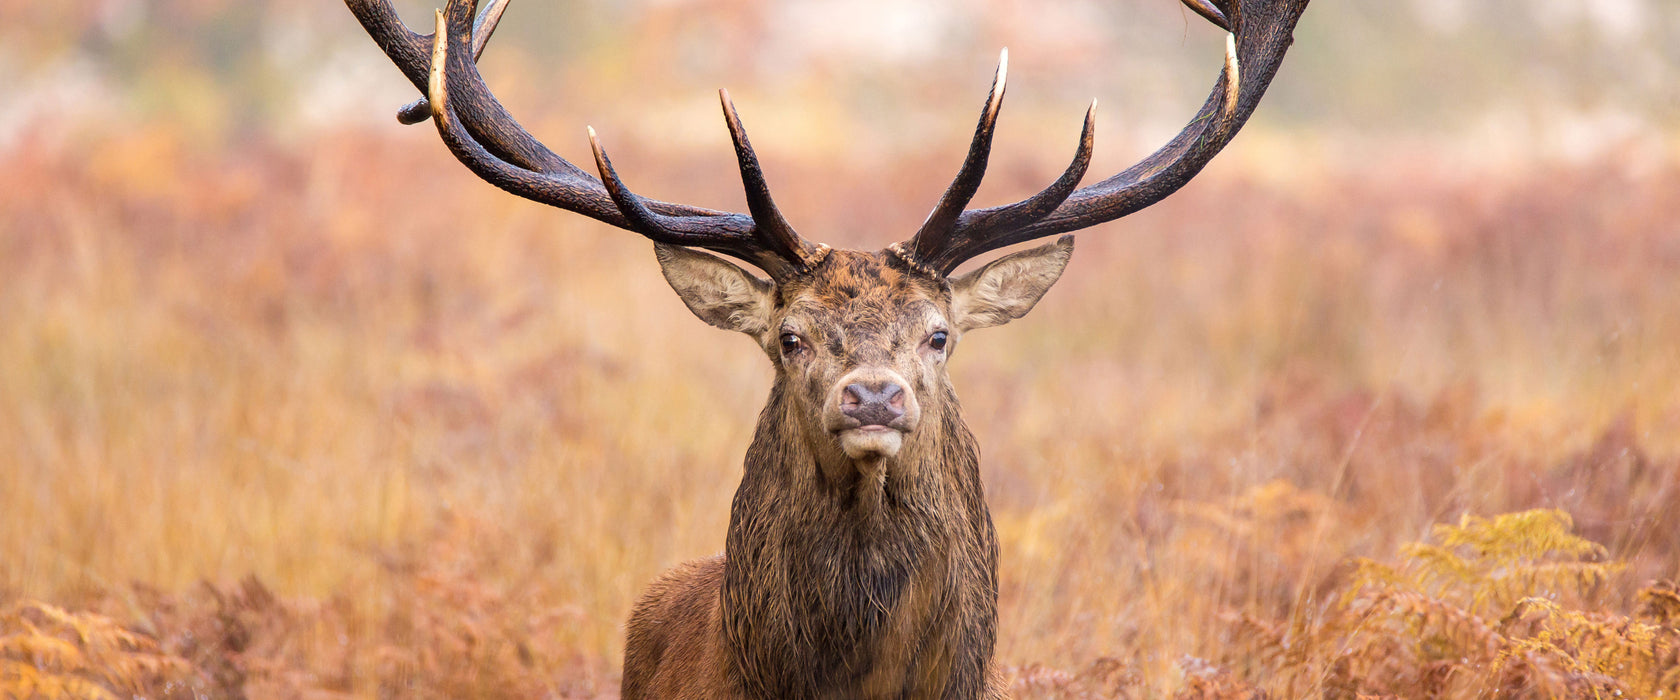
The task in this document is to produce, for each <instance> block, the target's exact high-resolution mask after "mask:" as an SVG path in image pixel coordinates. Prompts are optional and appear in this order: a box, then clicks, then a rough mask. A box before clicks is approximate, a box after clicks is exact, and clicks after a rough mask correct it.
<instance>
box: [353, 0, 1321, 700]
mask: <svg viewBox="0 0 1680 700" xmlns="http://www.w3.org/2000/svg"><path fill="white" fill-rule="evenodd" d="M507 1H508V0H492V2H490V4H489V6H488V7H486V8H485V10H484V11H483V12H482V13H480V12H477V10H478V7H477V5H478V3H477V2H475V0H450V2H449V6H448V9H447V10H440V11H439V12H438V13H437V16H436V27H437V29H436V31H435V33H434V34H433V35H432V36H423V35H420V34H416V33H414V32H413V31H410V30H409V29H408V28H407V27H406V26H404V25H403V23H402V20H401V19H399V18H398V17H397V15H396V12H395V10H394V9H393V8H392V7H391V5H390V3H389V0H346V3H347V4H348V5H349V7H350V9H351V11H352V12H354V13H355V14H356V17H357V18H358V19H359V20H360V21H361V23H362V26H363V27H364V28H365V29H366V30H367V31H368V33H369V35H370V36H372V37H373V38H374V40H375V41H376V42H378V43H379V45H380V46H381V48H383V49H384V50H385V53H386V54H387V55H388V56H390V58H391V59H392V60H393V61H394V62H395V63H396V64H397V66H398V67H399V68H401V69H402V70H403V72H404V74H405V75H406V76H407V77H408V78H409V80H410V81H411V82H413V83H414V85H415V86H416V87H418V88H419V89H420V90H421V92H423V93H424V94H425V98H424V99H422V100H420V101H418V102H416V103H413V104H411V105H409V106H407V107H405V108H403V110H402V111H401V112H400V113H399V119H400V120H401V121H403V122H404V123H417V122H419V121H422V120H423V119H425V118H426V117H428V116H429V117H430V119H431V121H432V123H433V124H434V125H435V126H436V127H437V131H438V134H439V136H440V137H441V138H442V140H443V142H444V143H445V145H447V146H448V147H449V149H450V151H451V152H452V153H453V154H454V155H455V157H456V158H457V159H458V160H459V161H460V162H461V163H462V164H464V165H466V166H467V167H468V168H469V169H471V170H472V171H473V172H474V173H475V174H477V175H479V176H480V177H482V178H483V179H485V180H486V181H489V182H491V183H493V184H495V185H496V186H498V187H501V188H503V189H505V190H507V191H509V192H512V193H514V194H517V195H519V196H521V197H526V198H528V199H532V200H535V201H539V202H544V203H547V204H551V205H554V206H556V207H560V208H563V209H567V210H570V211H574V212H577V213H580V214H583V215H586V216H589V217H592V218H595V219H597V220H599V221H601V222H604V223H606V224H609V225H612V226H617V227H619V228H624V229H628V230H631V231H634V232H636V233H639V234H641V235H643V236H645V237H647V238H649V239H651V240H652V241H654V243H655V252H656V254H657V256H658V259H659V264H660V267H661V270H662V271H663V272H664V274H665V279H666V281H667V282H669V283H670V284H671V287H672V289H673V290H675V291H676V293H677V295H678V297H679V298H681V299H682V301H683V302H684V303H685V304H686V305H687V306H688V308H689V310H690V311H693V312H694V314H695V315H696V316H698V317H699V318H700V319H701V320H703V321H705V322H707V323H710V324H711V325H713V326H717V327H719V328H723V329H726V330H733V331H738V332H741V333H745V334H747V335H748V336H750V337H752V338H753V339H754V341H755V342H757V344H758V345H759V347H760V348H761V349H762V350H763V351H764V352H765V354H766V355H767V356H768V358H769V359H770V361H771V364H772V366H773V367H774V368H775V372H776V378H775V383H774V385H773V388H772V389H771V392H770V397H769V400H768V402H767V403H766V405H765V407H764V410H763V412H762V413H761V414H760V416H759V421H758V429H757V432H756V433H755V434H754V437H753V441H752V444H751V445H750V446H749V447H748V449H747V455H746V464H745V470H744V473H743V476H742V479H741V485H740V488H739V489H738V490H737V491H736V494H735V500H734V503H733V505H732V507H731V513H730V523H729V532H728V537H727V540H726V545H725V552H724V554H723V555H722V556H718V557H713V558H710V559H703V560H698V561H692V562H688V563H685V564H682V565H680V566H678V567H676V568H674V569H672V570H671V571H669V572H667V573H666V574H664V575H663V576H661V577H660V578H659V579H658V580H656V581H655V582H654V583H653V584H652V585H651V586H649V588H648V591H647V593H646V594H645V595H644V596H643V597H642V599H641V601H640V602H639V603H638V604H637V605H636V607H635V610H634V611H633V612H632V613H631V616H630V622H629V624H628V628H627V638H626V644H625V658H624V682H623V697H624V698H626V700H637V699H640V698H742V699H745V698H752V699H755V700H756V699H765V700H771V699H777V700H779V699H783V698H786V699H791V700H803V699H806V698H810V699H813V700H815V699H826V698H837V699H838V698H948V699H953V700H955V699H961V700H967V699H971V698H996V697H1002V695H1003V688H1002V684H1001V682H1000V680H999V676H998V674H997V673H996V671H995V669H994V668H993V665H992V652H993V647H994V645H995V643H996V639H997V631H996V620H997V595H998V593H997V589H998V585H997V581H998V578H997V567H998V545H997V539H996V535H995V533H994V532H993V528H992V521H991V516H990V514H989V513H988V511H987V509H986V501H985V493H984V490H983V488H982V486H981V483H980V468H979V465H980V456H979V451H978V449H977V448H976V444H975V440H974V437H973V435H971V434H970V433H969V431H968V427H967V426H966V425H964V423H963V420H962V413H961V408H960V406H959V405H958V403H957V398H956V392H955V391H954V390H953V389H952V387H951V384H950V380H949V377H948V376H947V374H946V362H947V360H948V359H949V358H950V357H951V354H952V353H953V352H954V351H955V349H956V347H957V346H958V345H960V344H961V342H962V338H963V336H964V335H965V334H967V333H969V332H971V331H973V330H977V329H980V328H986V327H990V326H997V325H1001V324H1004V323H1007V322H1009V321H1011V320H1014V319H1017V318H1020V317H1021V316H1023V315H1025V314H1026V313H1027V312H1028V311H1029V310H1031V309H1032V307H1033V306H1034V305H1035V304H1037V302H1038V300H1039V299H1040V298H1041V297H1042V296H1043V295H1044V293H1045V292H1046V291H1048V290H1049V288H1050V286H1051V285H1052V284H1054V283H1055V281H1056V280H1057V279H1058V278H1059V277H1060V275H1061V273H1062V270H1063V269H1064V267H1065V266H1066V265H1067V262H1068V259H1069V257H1070V256H1071V255H1072V252H1073V241H1072V237H1071V236H1063V237H1062V238H1061V239H1060V240H1058V241H1056V242H1055V243H1051V244H1049V245H1044V246H1040V247H1038V248H1033V249H1029V250H1024V251H1020V252H1016V253H1013V254H1010V255H1006V256H1003V257H1001V258H998V259H996V260H994V261H992V262H990V263H988V264H986V265H984V266H983V267H981V268H979V269H977V270H974V271H972V272H968V273H965V274H962V275H955V274H953V271H954V270H955V269H956V268H957V267H958V266H959V265H961V264H962V263H963V262H965V261H967V260H970V259H972V258H974V257H975V256H978V255H981V254H983V253H986V252H988V251H992V250H996V249H998V248H1002V247H1004V246H1008V245H1011V244H1014V243H1021V242H1025V241H1030V240H1034V239H1039V238H1043V237H1046V236H1051V235H1055V234H1058V233H1065V232H1069V231H1073V230H1077V229H1081V228H1086V227H1089V226H1093V225H1095V224H1099V223H1102V222H1105V221H1110V220H1113V219H1116V218H1119V217H1122V216H1125V215H1126V214H1129V213H1132V212H1134V211H1137V210H1139V209H1142V208H1144V207H1147V206H1149V205H1150V204H1153V203H1154V202H1156V201H1159V200H1160V199H1162V198H1163V197H1166V196H1167V195H1169V194H1171V193H1172V192H1174V191H1176V190H1177V189H1178V188H1179V187H1182V186H1183V185H1184V184H1185V183H1187V182H1188V181H1189V180H1190V178H1192V177H1193V176H1195V174H1196V173H1197V172H1199V171H1200V170H1201V168H1202V167H1203V166H1205V165H1206V164H1207V163H1208V161H1209V160H1211V159H1212V158H1213V156H1214V155H1215V154H1216V153H1218V152H1219V150H1220V149H1221V148H1223V147H1224V145H1225V144H1226V143H1228V142H1229V141H1230V139H1231V138H1232V137H1233V136H1234V135H1235V134H1236V132H1237V130H1238V129H1240V128H1241V126H1242V124H1243V123H1244V122H1245V121H1246V120H1247V119H1248V116H1249V114H1250V113H1252V112H1253V110H1254V108H1255V107H1256V106H1257V105H1258V102H1259V100H1260V97H1261V95H1263V94H1264V93H1265V90H1266V87H1267V86H1268V85H1269V84H1270V82H1271V80H1272V77H1273V75H1274V74H1275V73H1276V71H1277V67H1278V65H1279V62H1280V61H1281V60H1282V57H1283V54H1284V51H1285V50H1286V49H1287V48H1288V46H1289V44H1290V43H1291V41H1292V37H1291V32H1292V31H1293V29H1294V27H1295V24H1296V22H1297V21H1298V20H1299V19H1300V16H1301V14H1302V13H1303V12H1304V11H1305V9H1306V5H1307V1H1308V0H1181V1H1182V2H1184V4H1185V5H1187V6H1188V7H1189V8H1190V9H1192V10H1193V11H1195V12H1196V13H1197V14H1199V15H1201V16H1203V17H1205V18H1207V19H1208V20H1210V21H1211V22H1213V23H1214V24H1216V25H1218V26H1219V27H1221V28H1223V29H1225V30H1226V31H1227V32H1229V34H1227V42H1226V55H1225V65H1224V69H1223V70H1222V71H1221V73H1220V76H1219V80H1218V82H1216V83H1215V85H1214V87H1213V90H1212V91H1211V92H1210V93H1209V95H1208V98H1207V100H1206V101H1205V102H1204V103H1203V105H1202V107H1201V109H1200V110H1199V111H1198V112H1197V114H1196V116H1195V118H1193V119H1192V120H1191V121H1190V123H1189V125H1188V126H1186V127H1185V128H1184V130H1183V131H1182V132H1180V133H1179V135H1178V136H1177V137H1175V138H1174V139H1173V140H1172V141H1171V142H1169V143H1168V144H1167V145H1165V146H1163V147H1161V148H1160V149H1159V150H1157V151H1156V152H1155V153H1153V154H1151V155H1150V156H1148V157H1147V158H1145V159H1144V160H1143V161H1141V162H1139V163H1138V164H1136V165H1134V166H1132V167H1131V168H1128V169H1126V170H1125V171H1123V172H1121V173H1119V174H1116V175H1114V176H1113V177H1110V178H1108V179H1106V180H1103V181H1101V182H1098V183H1096V184H1093V185H1089V186H1086V187H1079V183H1080V181H1081V179H1082V178H1083V177H1084V174H1085V170H1086V167H1087V166H1088V165H1089V164H1090V159H1091V152H1092V144H1093V129H1094V124H1095V122H1094V118H1093V111H1094V109H1095V104H1094V103H1093V105H1092V110H1093V111H1087V112H1086V116H1085V124H1084V130H1083V132H1082V133H1081V136H1080V143H1079V148H1078V150H1077V151H1076V152H1075V155H1074V158H1073V161H1072V163H1070V164H1069V166H1068V167H1067V169H1066V171H1065V172H1064V173H1063V174H1062V176H1061V177H1059V178H1058V179H1057V180H1056V181H1055V182H1054V183H1052V184H1051V185H1050V186H1048V187H1046V188H1045V189H1044V190H1043V191H1041V192H1039V193H1038V194H1036V195H1033V196H1032V197H1029V198H1027V199H1025V200H1022V201H1020V202H1016V203H1014V204H1010V205H1006V206H1000V207H992V208H988V209H974V210H970V209H966V207H967V205H968V203H969V201H970V200H971V199H972V198H973V197H974V195H975V193H976V191H977V190H978V189H979V186H980V180H981V178H982V176H983V175H984V173H985V169H986V163H987V159H988V156H989V152H990V148H991V141H992V134H993V130H994V126H995V123H996V119H997V116H998V110H999V107H1000V105H1001V103H1002V99H1003V93H1004V78H1005V68H1006V66H1007V57H1008V54H1007V53H1005V54H1004V60H1003V61H1000V65H999V67H998V72H997V76H996V78H995V79H994V80H993V83H992V91H991V94H990V95H989V96H988V98H987V101H986V106H985V109H984V110H983V111H982V112H981V117H980V122H979V124H978V126H977V127H976V129H975V133H974V137H973V140H972V143H971V145H970V148H969V152H968V156H967V158H966V159H965V161H964V162H963V165H962V168H961V169H960V170H959V172H958V174H957V177H956V179H955V180H954V181H953V182H952V184H951V186H950V187H949V188H948V189H947V190H946V192H945V194H944V195H943V196H942V197H941V198H940V201H939V203H938V204H937V205H936V206H935V208H934V210H933V213H931V214H930V215H929V216H928V218H927V220H926V221H925V222H923V224H922V226H921V228H920V229H918V230H917V232H916V233H915V235H914V236H912V237H911V238H910V239H908V240H906V241H903V242H901V243H894V244H892V245H891V246H888V247H887V248H886V249H885V250H880V251H874V252H862V251H842V250H831V249H830V248H829V247H828V246H825V245H822V244H820V243H813V242H811V241H807V240H805V239H804V238H802V237H801V236H799V234H797V233H796V232H794V230H793V228H792V227H791V226H790V225H789V224H788V222H787V221H786V220H785V219H784V218H783V217H782V215H781V214H780V212H779V211H777V209H776V206H775V203H774V202H773V201H772V200H771V197H770V193H769V189H768V186H767V185H766V184H765V180H764V173H763V171H762V170H761V169H760V167H759V164H758V160H757V157H756V156H755V155H754V154H753V151H752V146H751V144H750V143H749V142H748V141H747V137H746V132H745V130H744V129H743V128H742V126H741V122H740V118H739V116H737V114H736V113H735V109H734V106H733V105H732V104H731V103H730V101H729V97H728V94H727V93H722V94H721V97H722V103H723V111H724V117H725V120H726V122H727V124H728V127H729V132H730V136H731V138H732V140H733V142H734V145H735V152H736V156H737V159H738V160H739V165H740V170H741V177H742V182H743V184H744V185H745V187H746V195H747V205H748V209H749V212H750V213H747V214H741V213H730V212H720V211H714V210H710V209H703V208H698V207H691V206H686V205H681V204H672V203H667V202H660V201H656V200H651V199H646V198H643V197H640V196H638V195H636V194H634V193H632V192H631V191H630V190H629V188H627V187H626V186H625V185H624V183H623V182H622V181H621V180H620V179H619V176H618V173H617V172H616V171H615V170H614V169H613V166H612V162H611V161H610V160H609V159H608V158H607V156H606V153H605V151H604V150H603V149H602V148H601V145H600V143H599V141H598V140H597V139H596V137H595V134H594V131H593V130H591V131H590V143H591V146H592V147H593V150H594V156H595V166H596V170H597V172H599V173H600V178H599V179H596V178H594V177H591V176H590V175H589V174H587V173H586V172H584V171H583V170H582V169H581V168H578V167H577V166H575V165H572V164H571V163H569V162H567V161H566V160H564V159H562V158H560V157H559V156H558V155H556V154H555V153H554V152H553V151H551V150H549V149H548V148H547V147H546V146H543V145H542V144H541V143H540V142H538V141H537V140H536V139H535V138H534V137H532V136H531V135H530V134H529V133H528V132H526V131H525V130H524V128H523V127H521V126H520V125H519V124H518V123H517V122H516V121H514V119H513V118H512V116H511V115H509V114H508V113H507V111H506V109H504V108H503V107H502V105H501V104H500V103H499V102H498V101H497V100H496V99H495V97H494V95H492V94H491V93H490V91H489V89H488V87H486V86H485V84H484V80H483V77H482V76H481V75H479V73H478V70H477V68H476V66H475V65H474V62H475V60H476V58H477V56H478V54H479V52H480V51H482V50H483V48H484V46H485V43H486V42H487V41H488V39H489V37H490V35H491V33H492V32H493V31H494V29H495V26H496V22H497V21H498V20H499V18H500V17H501V16H502V12H503V10H504V9H505V8H506V5H507ZM475 14H476V15H477V21H476V22H475V20H474V16H475ZM695 249H705V250H710V251H713V252H717V253H722V254H725V255H728V256H731V257H734V258H736V259H739V260H742V261H745V262H747V263H749V264H751V265H753V266H755V267H757V268H758V269H759V270H762V271H763V272H764V273H766V274H767V275H768V276H769V279H762V278H760V277H758V276H756V275H754V274H752V273H749V272H747V271H745V270H743V269H741V268H740V267H738V266H736V265H734V264H732V263H730V262H727V261H725V260H723V259H721V258H718V257H715V256H713V255H710V254H707V253H702V252H698V251H697V250H695Z"/></svg>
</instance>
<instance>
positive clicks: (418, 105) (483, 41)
mask: <svg viewBox="0 0 1680 700" xmlns="http://www.w3.org/2000/svg"><path fill="white" fill-rule="evenodd" d="M512 1H513V0H491V2H490V4H489V5H487V6H485V8H484V10H482V11H480V12H479V13H478V19H476V20H473V33H472V38H473V42H472V56H473V62H474V63H477V62H478V59H479V57H480V56H483V55H484V47H486V46H489V45H490V37H491V36H492V35H494V34H495V33H496V25H498V24H501V22H502V13H503V12H506V11H507V6H508V3H510V2H512ZM431 118H432V106H431V105H429V104H427V103H426V98H424V97H422V98H420V99H418V100H415V101H413V102H410V103H408V104H406V105H403V106H402V108H401V109H399V110H397V121H398V122H401V123H403V124H410V125H412V124H419V123H420V122H423V121H426V120H427V119H431Z"/></svg>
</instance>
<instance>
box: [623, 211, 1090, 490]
mask: <svg viewBox="0 0 1680 700" xmlns="http://www.w3.org/2000/svg"><path fill="white" fill-rule="evenodd" d="M656 252H657V253H658V256H659V263H660V267H661V269H662V270H663V271H664V273H665V279H666V280H667V281H668V282H670V284H671V287H672V289H674V290H676V292H677V295H678V296H680V297H681V298H682V300H683V302H684V303H685V304H687V305H688V308H689V309H690V310H691V311H693V312H694V314H695V315H696V316H698V317H700V319H701V320H703V321H705V322H707V323H710V324H712V325H714V326H717V327H719V328H724V329H727V330H734V331H740V332H742V333H746V334H747V335H750V336H752V337H753V338H754V339H755V340H756V341H758V344H759V346H760V347H761V348H763V349H764V352H765V354H767V355H768V356H769V357H770V359H771V361H772V362H773V363H774V364H775V366H776V369H777V382H778V384H779V385H781V386H782V387H783V388H784V389H785V391H786V395H787V396H788V398H789V401H790V404H791V410H793V411H794V412H796V413H797V414H798V415H797V416H795V418H796V420H794V421H793V422H794V423H795V424H796V425H798V426H800V429H801V431H802V432H803V433H804V434H805V437H806V438H807V440H808V441H809V442H810V443H811V445H812V447H813V448H814V449H815V450H816V452H817V453H818V454H819V456H823V455H828V456H834V457H840V456H842V455H843V456H844V458H845V459H847V460H851V461H853V462H860V463H874V462H879V461H880V460H882V459H888V458H893V457H896V456H898V454H899V452H900V450H902V449H904V447H905V446H906V445H907V444H912V443H914V442H915V441H916V438H917V428H918V427H919V426H921V425H922V424H923V422H924V420H923V418H924V415H925V414H936V415H944V414H945V412H946V411H947V410H954V408H955V407H954V406H947V405H946V403H947V402H950V401H952V398H951V397H952V396H954V395H953V394H952V392H950V391H949V380H948V378H947V375H946V370H945V363H946V360H947V359H948V358H949V357H950V356H951V353H952V352H953V351H954V350H955V349H956V346H957V344H958V342H959V340H960V338H961V337H962V336H963V334H965V333H967V332H968V331H971V330H975V329H978V328H985V327H988V326H996V325H1001V324H1003V323H1007V322H1009V321H1011V320H1014V319H1016V318H1020V317H1021V316H1023V315H1025V314H1026V313H1027V311H1029V310H1031V309H1032V307H1033V305H1034V304H1037V303H1038V300H1039V298H1040V297H1042V296H1043V295H1044V293H1045V292H1046V291H1048V290H1049V289H1050V286H1051V285H1052V284H1054V283H1055V281H1056V280H1057V279H1058V278H1059V277H1060V276H1061V273H1062V269H1063V268H1064V267H1065V266H1066V265H1067V261H1068V258H1069V256H1071V255H1072V252H1073V241H1072V238H1071V237H1068V238H1064V239H1062V240H1060V241H1057V242H1056V243H1053V244H1050V245H1047V246H1042V247H1039V248H1034V249H1032V250H1027V251H1023V252H1020V253H1015V254H1013V255H1009V256H1005V257H1003V258H1000V259H998V260H997V261H994V262H992V263H991V264H989V265H986V266H985V267H982V268H980V269H979V270H976V271H974V272H971V273H968V274H965V275H961V276H957V277H953V278H948V279H947V278H944V277H938V276H935V275H931V274H927V273H924V272H920V271H916V270H913V269H911V268H910V267H909V266H908V265H905V264H903V263H902V262H900V261H899V260H897V259H896V258H895V257H894V256H893V255H892V254H890V253H887V252H878V253H863V252H857V251H834V252H832V253H830V254H829V255H828V256H827V257H826V258H824V259H823V261H822V262H821V264H819V265H817V266H816V267H815V268H814V269H812V270H811V271H810V272H808V273H806V274H804V275H800V276H797V277H793V278H790V279H787V280H784V281H782V282H780V283H775V282H770V281H767V280H762V279H759V278H758V277H756V276H754V275H751V274H748V273H747V272H746V271H745V270H742V269H741V268H739V267H737V266H735V265H734V264H731V263H729V262H726V261H724V260H722V259H720V258H717V257H714V256H712V255H708V254H705V253H700V252H695V251H692V250H689V249H686V248H679V247H674V246H664V245H660V246H656Z"/></svg>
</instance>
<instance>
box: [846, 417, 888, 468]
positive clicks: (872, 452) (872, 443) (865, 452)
mask: <svg viewBox="0 0 1680 700" xmlns="http://www.w3.org/2000/svg"><path fill="white" fill-rule="evenodd" d="M839 438H840V449H841V451H843V452H845V453H846V456H847V457H850V458H852V459H853V460H855V461H859V462H870V461H875V460H882V459H890V458H892V457H896V456H898V450H899V448H901V447H903V446H904V433H902V432H899V431H898V430H897V429H896V428H888V427H884V426H879V425H867V426H864V427H862V428H851V429H848V430H842V431H840V433H839Z"/></svg>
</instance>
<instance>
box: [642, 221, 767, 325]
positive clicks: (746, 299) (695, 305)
mask: <svg viewBox="0 0 1680 700" xmlns="http://www.w3.org/2000/svg"><path fill="white" fill-rule="evenodd" d="M653 252H654V255H657V256H658V257H659V269H660V271H662V272H664V273H665V281H666V282H669V283H670V284H671V289H673V290H675V291H676V293H677V296H678V297H681V298H682V300H683V303H684V304H687V305H688V310H689V311H693V312H694V315H695V316H698V317H699V318H700V320H702V321H705V322H706V323H710V324H712V325H714V326H717V327H718V328H722V329H724V330H726V331H740V332H742V333H746V334H747V335H750V336H753V337H755V338H756V337H760V336H762V335H764V333H765V332H766V331H768V330H769V328H770V305H771V298H770V295H771V293H772V291H773V289H774V286H773V285H771V283H770V282H769V281H767V280H762V279H759V278H757V277H755V276H753V275H752V274H751V273H749V272H747V271H746V270H743V269H741V268H740V267H738V266H736V265H734V264H732V263H730V262H729V261H727V260H724V259H722V258H719V257H717V256H715V255H709V254H706V253H701V252H699V251H694V250H689V249H687V248H683V247H680V246H673V245H664V244H659V243H656V244H654V246H653Z"/></svg>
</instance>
